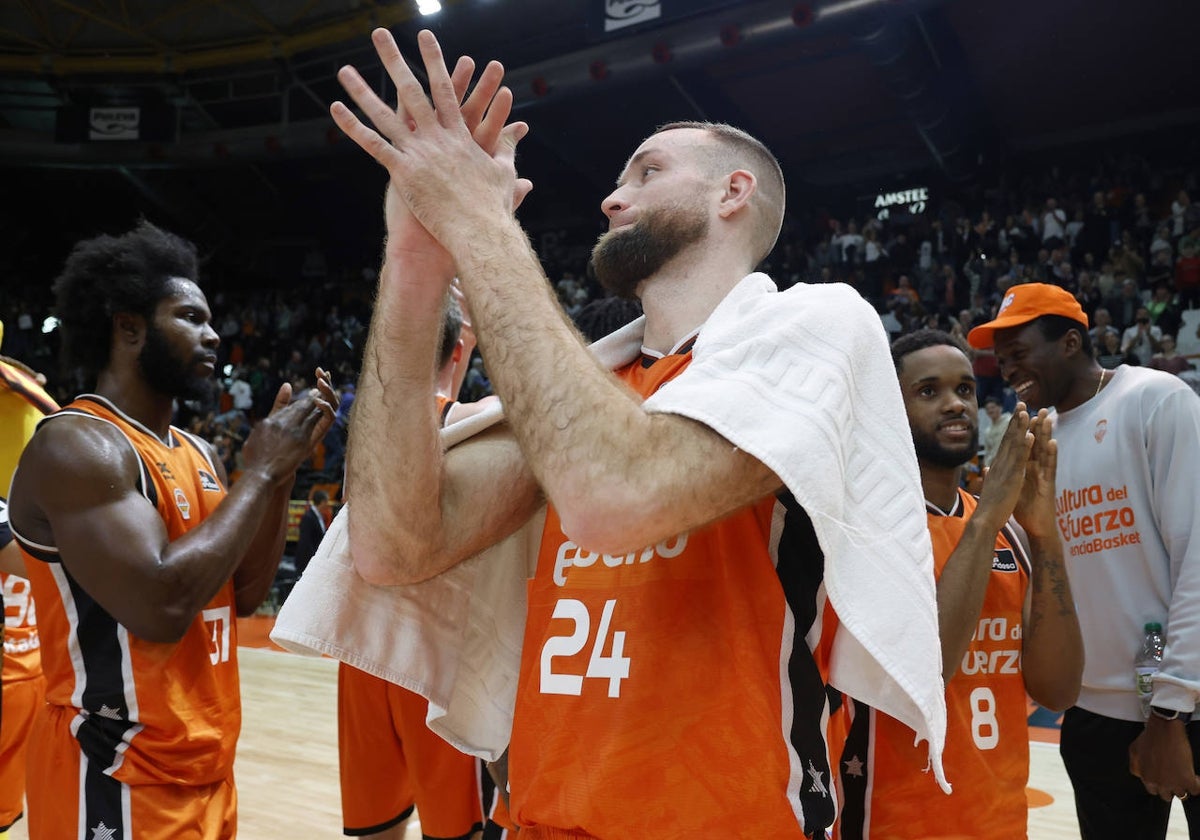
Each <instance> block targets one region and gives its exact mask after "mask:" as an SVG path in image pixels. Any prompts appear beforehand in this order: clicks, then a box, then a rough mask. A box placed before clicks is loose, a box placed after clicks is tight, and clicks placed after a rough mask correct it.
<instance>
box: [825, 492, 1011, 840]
mask: <svg viewBox="0 0 1200 840" xmlns="http://www.w3.org/2000/svg"><path fill="white" fill-rule="evenodd" d="M976 504H977V500H976V499H975V497H974V496H972V495H970V494H969V493H967V492H965V491H962V490H960V491H959V498H958V501H957V503H956V504H955V507H954V509H953V510H951V511H950V512H949V513H943V512H942V511H940V510H938V509H937V508H936V507H934V506H932V505H928V515H929V532H930V536H931V537H932V538H933V557H934V572H935V574H936V575H938V576H940V575H941V573H942V569H944V568H945V566H946V561H947V560H949V558H950V555H951V554H952V553H953V551H954V549H955V547H956V546H957V545H958V543H959V540H961V539H962V535H963V530H964V528H965V527H966V521H967V519H968V518H970V516H971V514H972V512H973V511H974V510H975V506H976ZM1028 588H1029V560H1028V558H1027V557H1026V556H1025V553H1024V551H1023V550H1022V549H1021V547H1020V543H1019V542H1018V541H1017V539H1016V536H1015V535H1014V534H1013V532H1012V530H1011V527H1010V526H1008V525H1006V526H1005V527H1004V528H1003V529H1002V530H1001V531H1000V533H999V534H998V535H997V536H996V549H995V554H994V555H993V557H992V574H991V577H990V578H989V580H988V585H987V592H986V594H985V596H984V601H983V609H982V611H981V612H980V617H979V621H978V623H977V625H976V629H975V635H974V637H973V638H972V639H971V645H970V647H968V648H967V652H966V653H965V654H964V655H963V659H962V662H961V663H960V664H959V668H958V670H957V671H956V672H955V674H954V677H953V679H951V680H950V683H949V684H948V685H947V687H946V713H947V725H946V751H945V753H944V755H943V760H944V761H945V767H946V777H947V778H948V779H949V780H950V781H951V783H952V784H953V785H954V793H952V794H951V795H950V797H949V798H948V799H947V798H944V794H943V793H942V792H941V790H940V789H939V788H938V785H937V782H936V781H935V780H934V778H933V775H932V774H931V773H929V772H927V763H928V760H927V757H926V755H925V749H924V747H923V746H922V747H920V748H918V747H916V746H914V745H913V737H914V736H913V733H912V730H910V729H908V728H907V727H906V726H904V725H903V724H902V723H899V722H898V721H896V720H895V719H894V718H891V717H888V716H887V715H885V714H882V713H880V712H877V711H876V710H874V709H872V708H870V707H868V706H866V705H864V704H862V703H857V702H855V703H852V704H851V706H850V713H851V718H852V722H851V724H850V731H849V734H848V736H847V738H846V743H845V748H844V750H843V751H842V755H841V758H840V762H839V775H838V789H839V793H840V794H841V798H842V800H843V804H842V813H841V815H840V817H839V819H838V822H837V825H836V826H835V832H834V836H835V837H837V838H844V840H860V838H861V840H869V838H888V840H905V838H913V840H916V839H917V838H921V839H922V840H926V838H957V837H971V838H979V839H980V840H993V839H994V840H1012V838H1013V837H1018V836H1020V837H1024V836H1025V825H1026V820H1027V817H1028V812H1029V808H1028V803H1027V800H1026V798H1025V783H1026V781H1027V779H1028V777H1029V731H1028V725H1027V721H1026V714H1027V711H1026V704H1025V678H1024V676H1023V674H1022V673H1021V632H1022V627H1023V625H1022V613H1023V609H1024V604H1025V593H1026V592H1027V591H1028Z"/></svg>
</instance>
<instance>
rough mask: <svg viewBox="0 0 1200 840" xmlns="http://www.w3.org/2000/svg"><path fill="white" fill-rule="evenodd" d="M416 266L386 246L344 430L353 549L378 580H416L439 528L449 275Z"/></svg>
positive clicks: (361, 566)
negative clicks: (437, 395) (439, 369)
mask: <svg viewBox="0 0 1200 840" xmlns="http://www.w3.org/2000/svg"><path fill="white" fill-rule="evenodd" d="M420 266H421V263H419V262H416V261H413V260H411V259H409V258H407V257H406V256H405V255H404V254H401V253H395V252H392V251H391V250H390V248H389V253H388V254H387V255H386V261H385V264H384V268H383V271H382V273H381V276H380V282H379V294H378V297H377V299H376V302H375V313H374V315H373V317H372V319H371V329H370V334H369V337H368V341H367V348H366V353H365V355H364V360H363V372H362V375H361V376H360V377H359V386H358V391H357V394H356V396H355V401H354V412H353V416H352V418H351V424H350V436H349V449H348V452H347V460H346V468H347V480H348V483H349V485H350V486H352V487H353V488H354V498H353V501H352V503H351V505H350V513H349V517H350V519H349V523H348V524H349V538H350V551H351V556H352V558H353V560H354V564H355V568H356V569H357V570H358V572H359V574H361V575H362V576H363V577H364V578H365V579H367V580H369V581H372V582H374V583H380V584H387V583H401V582H408V581H409V580H411V579H413V578H417V579H419V578H420V577H422V576H423V575H422V574H421V568H420V566H421V563H422V562H423V559H424V558H427V557H428V556H429V554H430V552H429V548H428V540H430V539H432V538H433V537H435V536H436V535H437V534H439V533H440V532H441V531H442V518H441V504H440V499H441V474H442V449H441V441H440V440H439V437H438V424H437V418H436V411H435V407H434V402H433V395H434V387H435V367H436V354H437V344H438V338H439V334H440V329H441V323H442V313H443V306H444V301H445V289H446V283H448V282H449V277H421V276H419V275H420Z"/></svg>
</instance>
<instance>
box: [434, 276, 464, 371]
mask: <svg viewBox="0 0 1200 840" xmlns="http://www.w3.org/2000/svg"><path fill="white" fill-rule="evenodd" d="M462 325H463V311H462V307H461V306H459V305H458V301H457V300H456V299H455V297H454V295H451V294H447V295H446V311H445V313H444V314H443V316H442V339H441V343H440V344H439V345H438V363H437V370H441V369H442V368H444V367H445V366H446V363H447V362H448V361H450V357H451V356H453V355H454V347H455V345H457V344H458V337H459V336H460V335H461V334H462Z"/></svg>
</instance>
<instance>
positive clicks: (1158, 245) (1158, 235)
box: [1150, 225, 1174, 260]
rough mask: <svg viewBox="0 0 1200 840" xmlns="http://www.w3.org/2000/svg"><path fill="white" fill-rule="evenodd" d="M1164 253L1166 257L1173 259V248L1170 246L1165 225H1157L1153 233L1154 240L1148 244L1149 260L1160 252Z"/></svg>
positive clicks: (1168, 233) (1168, 232)
mask: <svg viewBox="0 0 1200 840" xmlns="http://www.w3.org/2000/svg"><path fill="white" fill-rule="evenodd" d="M1160 251H1166V253H1167V257H1168V258H1169V259H1170V258H1173V257H1174V248H1173V247H1172V246H1171V233H1170V231H1169V229H1168V228H1167V226H1166V225H1159V226H1158V229H1157V230H1156V231H1155V232H1154V239H1153V240H1152V241H1151V242H1150V259H1152V260H1153V259H1154V257H1155V256H1156V255H1157V254H1158V253H1159V252H1160Z"/></svg>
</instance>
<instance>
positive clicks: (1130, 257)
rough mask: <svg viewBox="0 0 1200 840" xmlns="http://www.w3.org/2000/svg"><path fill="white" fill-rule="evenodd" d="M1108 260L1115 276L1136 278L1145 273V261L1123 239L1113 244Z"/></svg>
mask: <svg viewBox="0 0 1200 840" xmlns="http://www.w3.org/2000/svg"><path fill="white" fill-rule="evenodd" d="M1108 258H1109V259H1110V260H1111V261H1112V264H1113V271H1115V272H1116V273H1117V274H1125V275H1126V276H1127V277H1134V278H1138V277H1141V276H1142V275H1143V274H1144V273H1145V272H1146V261H1145V260H1143V259H1142V258H1141V257H1139V256H1138V255H1137V253H1136V252H1135V251H1134V250H1133V248H1131V247H1129V245H1128V244H1127V243H1126V242H1125V240H1124V239H1118V240H1116V241H1114V242H1113V246H1112V250H1111V251H1109V252H1108Z"/></svg>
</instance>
